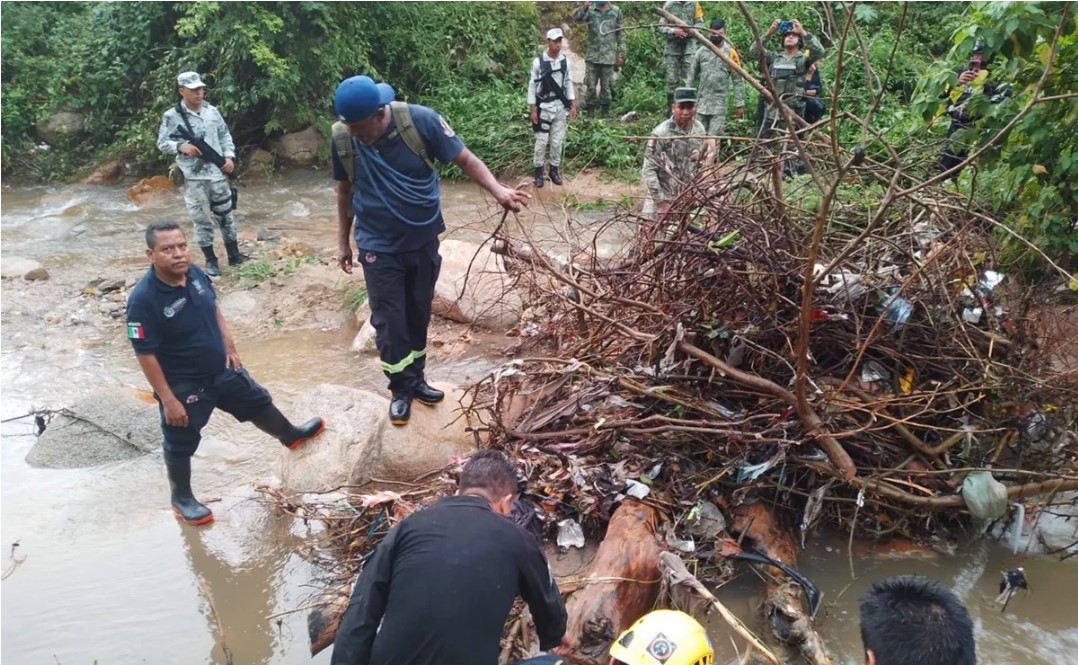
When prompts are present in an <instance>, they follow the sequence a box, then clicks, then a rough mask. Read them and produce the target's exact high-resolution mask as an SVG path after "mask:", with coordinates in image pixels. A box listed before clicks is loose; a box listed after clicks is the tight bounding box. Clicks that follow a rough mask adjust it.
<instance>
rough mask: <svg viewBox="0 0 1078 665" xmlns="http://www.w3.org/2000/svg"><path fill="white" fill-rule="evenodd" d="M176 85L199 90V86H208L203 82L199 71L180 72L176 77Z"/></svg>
mask: <svg viewBox="0 0 1078 665" xmlns="http://www.w3.org/2000/svg"><path fill="white" fill-rule="evenodd" d="M176 85H178V86H180V87H181V88H187V89H189V90H197V89H198V88H205V87H206V84H205V83H203V82H202V77H201V76H199V75H198V72H184V73H182V74H180V75H179V76H177V77H176Z"/></svg>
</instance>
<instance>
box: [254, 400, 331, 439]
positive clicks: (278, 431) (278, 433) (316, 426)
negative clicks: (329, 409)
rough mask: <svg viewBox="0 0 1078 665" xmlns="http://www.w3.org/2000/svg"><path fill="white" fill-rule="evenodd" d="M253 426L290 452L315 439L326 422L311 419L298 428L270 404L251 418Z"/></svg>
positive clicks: (319, 419)
mask: <svg viewBox="0 0 1078 665" xmlns="http://www.w3.org/2000/svg"><path fill="white" fill-rule="evenodd" d="M251 424H253V425H254V426H255V427H257V428H258V429H260V430H262V431H263V432H265V433H266V434H269V435H270V436H272V437H273V438H275V439H277V440H278V441H280V442H281V445H282V446H284V447H285V448H288V449H289V450H295V449H296V448H299V447H300V446H301V445H303V442H304V441H307V440H309V439H313V438H314V437H316V436H318V435H319V434H321V433H322V430H324V429H325V428H326V421H324V420H322V419H321V418H311V419H310V420H308V421H307V422H305V423H303V424H302V425H300V426H299V427H296V426H295V425H293V424H292V422H291V421H290V420H289V419H288V418H285V417H284V414H283V413H281V411H280V409H278V408H277V406H276V405H274V404H270V405H269V406H267V407H266V410H265V411H263V412H262V413H260V414H258V415H257V416H255V417H254V418H251Z"/></svg>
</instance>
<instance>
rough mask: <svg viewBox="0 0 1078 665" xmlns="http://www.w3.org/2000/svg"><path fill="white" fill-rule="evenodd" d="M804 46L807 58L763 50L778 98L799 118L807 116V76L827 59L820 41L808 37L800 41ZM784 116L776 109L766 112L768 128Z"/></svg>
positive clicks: (802, 55)
mask: <svg viewBox="0 0 1078 665" xmlns="http://www.w3.org/2000/svg"><path fill="white" fill-rule="evenodd" d="M801 39H802V43H803V45H804V46H805V47H807V48H808V55H805V53H804V51H801V50H798V52H797V53H796V54H795V55H794V56H792V57H790V56H787V55H786V53H785V52H784V51H777V52H776V51H768V50H766V49H765V50H764V59H765V61H766V62H767V67H768V71H769V72H770V73H771V80H772V81H773V82H774V83H775V89H776V90H777V91H778V93H779V98H780V99H781V100H782V102H783V103H784V104H786V106H789V107H790V110H791V111H793V112H794V113H796V114H797V115H801V116H803V115H804V113H805V98H804V97H803V96H802V93H803V92H804V91H805V72H806V71H808V68H809V65H811V64H812V63H814V62H816V61H817V60H819V59H820V58H822V57H823V56H824V52H825V51H824V48H823V45H822V44H820V40H819V39H817V38H816V37H815V36H814V35H805V36H804V37H802V38H801ZM752 49H753V53H754V54H756V53H757V46H756V44H753V45H752ZM781 121H782V116H781V115H779V112H778V109H777V108H775V107H774V106H770V107H769V108H768V109H767V125H766V128H768V129H770V128H772V127H775V126H777V125H779V124H781Z"/></svg>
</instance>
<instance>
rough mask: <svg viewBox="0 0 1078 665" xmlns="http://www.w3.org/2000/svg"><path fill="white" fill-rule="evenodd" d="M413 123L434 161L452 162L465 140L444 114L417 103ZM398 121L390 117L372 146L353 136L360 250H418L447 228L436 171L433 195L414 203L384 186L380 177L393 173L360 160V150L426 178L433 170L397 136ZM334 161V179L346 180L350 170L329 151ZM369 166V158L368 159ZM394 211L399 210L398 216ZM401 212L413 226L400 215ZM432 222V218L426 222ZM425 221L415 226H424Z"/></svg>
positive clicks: (354, 203) (409, 176) (404, 173)
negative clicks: (379, 170)
mask: <svg viewBox="0 0 1078 665" xmlns="http://www.w3.org/2000/svg"><path fill="white" fill-rule="evenodd" d="M408 108H409V110H411V112H412V122H413V123H414V124H415V127H416V129H417V130H418V131H419V135H420V136H421V137H422V138H423V143H424V144H425V145H426V147H427V154H428V155H429V156H430V157H431V158H432V159H437V160H438V161H440V162H443V163H449V162H452V161H453V160H454V159H456V157H457V155H459V154H460V151H461V150H463V149H464V143H462V142H461V140H460V137H458V136H457V135H456V133H455V132H454V131H453V130H452V129H451V128H450V127H449V124H448V123H446V122H445V121H444V120H443V119H442V116H440V115H438V113H437V112H435V111H434V110H433V109H429V108H427V107H426V106H419V105H417V104H409V105H408ZM396 129H397V123H396V121H395V120H393V119H392V115H391V116H390V123H389V128H388V129H387V130H386V136H385V137H384V138H382V139H380V140H379V141H377V142H376V143H374V144H373V145H370V146H365V145H363V144H362V143H360V142H359V140H358V139H356V138H354V137H353V138H352V149H353V151H354V152H355V153H356V160H355V170H356V183H355V188H354V195H353V197H352V213H353V215H354V216H355V238H356V247H357V248H358V249H363V250H369V251H372V252H391V253H392V252H410V251H412V250H416V249H419V248H420V247H422V246H424V245H426V244H427V243H428V242H430V241H431V240H433V239H434V238H436V237H437V236H438V234H439V233H441V232H442V231H444V230H445V222H444V221H443V220H442V212H441V200H440V195H441V193H440V191H439V188H438V184H437V182H438V181H437V174H434V177H435V179H434V187H433V193H432V194H431V195H428V196H425V197H423V200H421V201H420V202H416V201H415V200H408V197H406V196H401V193H400V192H399V191H395V188H394V189H390V188H387V187H385V186H384V184H383V181H381V180H380V179H379V178H380V177H389V178H390V179H392V178H393V177H394V176H393V174H390V173H380V174H377V175H375V174H368V173H367V172H366V171H365V169H364V168H363V166H362V164H361V159H362V158H361V156H360V151H369V152H368V155H370V154H372V153H373V154H374V155H376V156H377V157H378V158H380V159H382V160H384V162H385V164H386V166H388V167H389V168H391V169H393V170H395V171H397V172H398V173H399V175H400V176H403V177H404V178H406V179H414V180H423V179H425V178H427V177H428V176H429V175H430V174H431V168H430V167H429V166H427V164H426V162H424V161H423V158H422V157H420V156H419V155H417V154H415V153H414V152H412V150H411V149H410V148H409V147H408V146H407V144H405V142H404V139H403V138H401V137H400V135H399V134H397V131H396ZM330 153H331V158H332V161H333V179H334V180H339V181H343V182H347V181H348V173H347V172H346V171H345V170H344V167H343V166H341V161H340V158H339V157H338V156H337V151H336V150H330ZM367 163H368V164H370V161H369V160H368V162H367ZM394 211H395V213H396V214H394ZM398 214H399V215H400V216H402V217H404V218H405V219H407V220H408V221H409V222H412V224H408V223H406V222H404V221H402V220H401V219H399V218H398V217H397V215H398ZM428 220H429V221H428ZM424 222H426V223H425V224H422V225H418V226H417V225H415V224H421V223H424Z"/></svg>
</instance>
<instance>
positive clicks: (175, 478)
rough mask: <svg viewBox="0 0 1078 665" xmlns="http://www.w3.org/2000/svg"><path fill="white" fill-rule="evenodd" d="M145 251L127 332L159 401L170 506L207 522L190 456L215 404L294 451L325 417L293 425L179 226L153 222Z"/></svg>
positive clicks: (193, 519) (319, 427)
mask: <svg viewBox="0 0 1078 665" xmlns="http://www.w3.org/2000/svg"><path fill="white" fill-rule="evenodd" d="M146 256H147V257H148V258H149V259H150V263H151V265H150V269H149V270H148V271H147V272H146V274H145V275H144V276H143V277H142V279H141V280H139V282H138V284H136V285H135V288H133V289H132V290H131V295H130V296H128V298H127V337H128V339H130V340H131V346H133V347H134V349H135V354H136V355H137V357H138V362H139V366H140V367H141V368H142V373H143V374H145V375H146V380H147V381H149V382H150V386H151V387H152V388H153V394H154V397H155V398H156V399H157V401H158V403H159V404H160V407H161V430H162V432H163V434H164V457H165V467H166V468H167V469H168V482H169V485H170V487H171V488H172V510H173V511H174V512H175V513H176V514H177V515H178V516H179V517H180V518H181V519H182V520H183V521H184V522H187V523H188V524H208V523H210V522H212V521H213V513H212V512H211V511H210V509H209V508H207V507H206V506H204V505H203V504H201V503H199V502H198V500H197V499H195V496H194V494H193V493H192V491H191V456H192V455H194V454H195V450H197V449H198V444H199V442H200V441H201V440H202V433H201V432H202V428H203V427H205V426H206V423H207V422H209V420H210V415H211V414H212V413H213V410H214V409H221V410H222V411H226V412H228V413H230V414H232V415H233V416H234V417H235V418H236V420H239V421H241V422H246V421H250V422H251V423H253V424H254V425H255V427H257V428H258V429H260V430H262V431H263V432H265V433H267V434H269V435H270V436H272V437H274V438H275V439H277V440H278V441H280V442H281V444H282V445H284V446H285V447H287V448H289V449H291V450H295V449H296V448H298V447H299V446H300V445H301V444H302V443H303V442H304V441H306V440H308V439H310V438H313V437H315V436H318V434H320V433H321V432H322V429H323V428H324V427H325V423H324V422H323V421H322V419H321V418H311V419H310V420H308V421H307V422H306V423H304V424H303V425H300V426H298V427H297V426H295V425H293V424H292V423H291V422H290V421H289V420H288V418H285V417H284V415H283V414H282V413H281V412H280V411H278V410H277V407H276V406H274V404H273V398H272V397H270V394H269V392H268V391H267V390H266V389H265V388H263V387H262V386H260V385H258V383H256V382H255V380H254V379H252V378H251V375H250V374H248V373H247V370H246V369H244V367H243V365H242V364H241V363H240V356H239V353H238V352H237V351H236V344H235V342H234V341H233V340H232V333H231V332H230V331H229V329H228V325H227V324H226V323H225V318H224V315H222V314H221V307H220V306H219V305H218V304H217V295H216V293H215V292H214V290H213V284H212V283H211V282H210V279H209V278H208V277H207V276H206V273H204V272H202V270H200V269H199V268H198V267H197V266H195V265H193V264H192V263H191V261H190V257H189V255H188V250H187V238H186V237H185V236H184V234H183V231H181V230H180V227H179V225H178V224H176V223H175V222H154V223H153V224H150V226H149V227H148V228H147V229H146Z"/></svg>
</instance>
